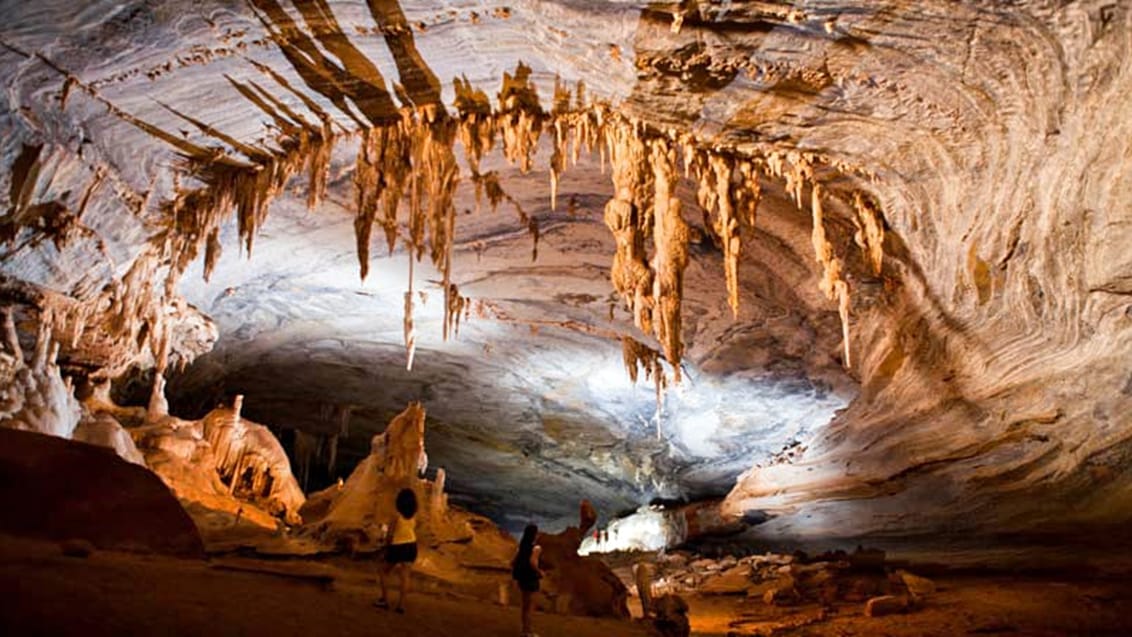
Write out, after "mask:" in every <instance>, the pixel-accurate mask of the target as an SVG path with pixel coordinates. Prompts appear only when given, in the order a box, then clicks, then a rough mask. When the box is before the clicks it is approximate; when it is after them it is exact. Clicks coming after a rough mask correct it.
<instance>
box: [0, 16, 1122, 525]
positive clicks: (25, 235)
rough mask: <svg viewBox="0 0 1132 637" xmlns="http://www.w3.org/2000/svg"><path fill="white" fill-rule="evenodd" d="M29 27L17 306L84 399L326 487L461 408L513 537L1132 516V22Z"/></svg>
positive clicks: (455, 465)
mask: <svg viewBox="0 0 1132 637" xmlns="http://www.w3.org/2000/svg"><path fill="white" fill-rule="evenodd" d="M3 11H4V15H5V18H6V19H5V25H6V26H4V27H3V31H2V32H0V64H2V65H3V68H5V70H6V71H7V72H6V73H5V79H4V82H5V86H6V91H5V92H4V94H3V97H2V99H3V100H4V103H3V104H4V107H3V109H0V131H2V132H3V135H2V138H3V141H2V142H0V144H2V146H0V158H2V159H0V161H2V166H3V171H2V173H0V174H3V175H4V176H3V178H0V186H4V185H6V187H0V207H3V208H5V209H6V213H5V214H4V215H3V216H2V217H0V240H2V241H3V245H2V246H0V255H2V257H3V265H2V266H0V274H2V275H3V277H4V278H3V280H2V281H0V292H2V293H3V295H4V300H5V303H6V304H8V305H13V306H15V308H16V311H17V314H18V315H19V316H20V317H24V318H23V320H22V321H21V322H20V324H19V325H18V327H19V330H18V331H19V332H21V333H22V334H23V338H25V339H27V340H29V342H30V340H31V337H32V334H34V333H35V332H36V331H37V330H40V331H44V332H50V336H51V337H52V338H53V339H54V341H55V342H59V343H60V347H59V355H58V361H59V363H58V368H59V371H58V372H57V375H58V376H59V378H60V383H62V382H64V381H63V380H62V378H63V377H64V376H66V377H69V378H77V379H79V380H82V381H83V382H93V383H98V382H101V381H103V380H104V379H111V378H116V379H121V380H124V379H128V378H134V379H141V380H143V381H144V382H143V383H142V384H141V386H142V387H144V389H143V390H141V391H137V392H134V393H135V394H136V395H137V400H138V401H139V402H142V401H148V405H149V418H150V420H151V421H152V420H153V418H155V417H157V416H160V415H162V414H163V412H164V409H165V401H166V399H168V403H169V406H170V407H171V409H172V411H173V413H176V414H178V415H180V416H182V417H186V418H192V417H200V416H203V415H204V413H205V412H207V411H208V410H209V409H211V408H212V407H214V406H215V405H216V404H217V403H218V402H221V401H225V402H226V401H228V400H230V399H231V397H233V396H234V395H236V394H242V395H244V396H245V397H246V398H245V402H244V407H243V413H246V414H247V415H248V417H250V418H252V419H254V420H256V421H258V422H263V423H267V424H270V425H271V426H272V427H273V428H275V430H276V431H277V432H280V435H281V438H282V439H283V440H284V442H285V444H286V445H287V446H288V447H289V450H290V452H291V453H292V458H293V459H294V460H295V466H297V467H300V468H301V470H300V471H299V474H300V479H301V482H303V483H307V484H306V486H307V487H308V488H313V487H314V486H315V482H318V481H319V480H320V479H321V480H322V481H323V482H325V481H327V480H333V479H334V478H337V477H338V476H343V475H346V474H348V473H349V470H350V466H351V465H352V464H354V463H357V462H358V461H359V460H361V459H362V458H366V457H367V456H368V457H372V456H371V455H370V454H371V448H370V441H371V438H372V437H373V435H374V434H375V433H377V432H379V431H381V430H382V429H383V428H384V425H385V423H386V422H388V421H389V419H390V418H391V417H392V416H393V415H394V414H396V413H397V412H399V411H400V410H401V409H402V407H403V406H404V405H405V404H406V403H407V402H409V401H412V400H420V401H422V402H423V403H424V404H425V406H426V408H427V409H428V412H429V418H430V419H431V420H432V421H433V422H430V425H429V428H428V430H427V432H428V433H427V435H428V436H429V437H430V438H429V440H428V448H429V450H430V454H431V455H432V457H433V460H434V463H433V464H439V465H442V466H444V467H445V469H446V470H447V472H448V473H447V485H448V489H449V490H450V492H451V494H452V497H453V500H454V501H460V502H464V503H467V504H469V505H471V506H474V507H476V508H477V510H479V511H481V512H483V513H486V514H489V515H491V516H492V517H493V518H495V519H496V520H498V521H501V522H504V523H506V524H507V525H508V526H512V527H518V526H521V525H522V524H523V523H525V522H526V521H527V520H529V519H532V518H533V519H538V520H540V521H542V522H546V523H550V524H551V525H552V526H553V525H558V526H565V525H566V524H568V523H569V522H570V521H571V520H572V516H573V510H572V509H573V506H574V499H573V498H564V497H562V495H563V494H565V493H570V494H584V495H586V496H588V497H590V498H591V499H593V500H594V501H595V503H596V504H598V509H599V510H600V511H603V512H606V511H616V510H626V509H633V508H636V507H637V506H639V505H640V504H642V503H644V502H647V501H648V500H649V499H650V498H653V497H656V496H664V497H674V498H675V497H683V498H694V497H702V496H708V495H712V496H721V495H723V494H724V493H726V492H727V491H728V490H730V491H731V492H730V495H729V496H728V497H727V500H726V501H725V502H724V505H723V512H724V513H726V514H729V515H731V516H732V517H735V518H745V519H746V520H748V521H752V520H762V519H767V518H769V521H767V522H765V523H763V524H761V525H759V526H758V527H756V528H755V532H757V533H759V534H761V535H763V536H768V537H769V536H776V537H790V538H829V537H855V536H866V535H869V536H879V535H894V536H896V535H900V536H908V535H926V534H933V537H936V536H938V535H939V534H940V533H951V534H955V535H963V534H970V533H972V532H976V533H987V534H999V533H1031V532H1035V531H1039V530H1041V531H1043V532H1060V531H1068V530H1071V529H1072V530H1080V529H1082V528H1086V529H1096V530H1101V529H1104V528H1107V526H1108V525H1115V524H1121V523H1124V522H1126V521H1128V518H1129V517H1130V515H1132V502H1129V501H1128V495H1127V494H1128V493H1129V487H1130V486H1132V485H1129V483H1128V477H1127V475H1126V472H1123V471H1122V467H1123V465H1124V463H1125V460H1126V456H1127V454H1128V453H1129V436H1130V435H1132V415H1130V414H1132V375H1130V374H1132V372H1130V370H1129V367H1128V361H1129V360H1132V329H1130V327H1132V261H1130V260H1129V252H1128V250H1127V247H1128V246H1129V245H1132V212H1130V206H1132V186H1129V183H1132V182H1130V181H1129V180H1128V178H1127V177H1128V174H1129V172H1130V170H1132V149H1130V148H1129V144H1130V143H1132V142H1130V141H1129V140H1132V114H1130V112H1129V106H1128V100H1127V97H1126V96H1127V95H1128V94H1129V92H1130V91H1132V61H1130V60H1132V11H1130V10H1129V8H1128V7H1127V6H1125V5H1124V4H1122V3H1111V2H1088V1H1081V2H1058V3H1055V2H1041V1H1030V2H1022V3H1014V4H1011V5H1010V6H1005V5H1003V6H985V5H984V4H982V3H973V2H972V3H954V2H942V1H941V2H926V3H924V2H921V3H907V2H895V1H892V2H879V3H867V4H866V3H845V2H810V3H805V4H802V5H795V4H780V3H769V2H768V3H763V2H752V3H710V2H683V3H679V4H676V3H673V4H650V5H647V6H646V5H642V4H636V3H622V2H616V3H604V2H520V3H514V4H509V5H508V6H503V5H480V4H459V3H457V4H443V5H442V4H437V3H424V2H422V3H406V4H405V5H399V4H398V3H396V2H392V1H385V0H369V1H368V2H365V3H361V2H333V3H332V2H324V1H322V0H293V2H284V1H282V0H251V1H250V2H246V3H245V2H221V1H219V0H217V1H210V2H202V3H197V4H194V5H193V7H192V9H191V10H185V9H184V7H183V5H181V4H180V3H173V2H156V3H144V4H143V3H130V2H127V3H122V2H115V3H94V4H91V5H89V6H87V7H85V8H83V9H82V10H79V11H75V10H74V9H73V8H72V7H71V5H70V4H68V3H63V2H56V1H54V0H45V1H44V2H37V3H34V4H24V3H21V4H18V5H17V4H14V3H9V4H7V5H4V7H3ZM375 229H377V230H380V232H374V231H375ZM381 239H385V241H381ZM375 243H376V244H377V245H374V244H375ZM381 248H385V250H382V249H381ZM384 251H388V252H389V253H390V254H391V255H392V256H391V257H390V258H388V259H381V258H379V255H378V253H379V252H384ZM245 257H250V258H247V259H246V258H245ZM13 338H15V339H16V340H18V338H19V336H18V335H17V336H15V337H13ZM9 340H12V339H11V338H10V339H9ZM205 352H208V353H207V354H205ZM202 354H203V355H202ZM38 360H39V359H38V356H37V357H36V361H38ZM44 360H45V361H46V360H48V358H47V357H45V358H44ZM194 360H195V361H196V362H195V363H193V364H192V365H191V366H188V367H185V366H186V365H188V363H190V362H192V361H194ZM13 365H14V364H13ZM182 368H184V369H183V370H182ZM13 369H14V367H13ZM131 369H132V370H135V371H133V372H130V371H129V370H131ZM139 370H140V371H139ZM166 377H168V378H169V384H168V387H165V386H164V379H165V378H166ZM151 378H153V379H155V380H150V379H151ZM633 381H636V384H634V383H633ZM119 386H120V387H124V388H126V389H123V392H124V393H126V394H128V393H130V392H129V391H128V387H126V384H125V383H123V382H120V383H119ZM37 387H38V386H37ZM29 392H30V393H31V394H35V393H36V392H38V393H42V390H40V389H34V390H31V389H28V390H26V391H23V392H17V393H21V394H26V393H29ZM5 400H7V399H5ZM846 406H848V409H845V410H844V411H841V412H838V413H837V414H836V418H834V415H835V412H837V410H839V409H842V408H843V407H846ZM226 417H228V416H226ZM831 419H832V421H831ZM236 420H237V421H238V420H239V416H237V417H236ZM206 421H207V419H206ZM51 426H53V427H56V428H62V429H67V428H68V427H70V429H73V426H71V425H68V424H67V422H66V421H63V420H58V421H57V422H56V424H53V425H51ZM68 433H69V430H68ZM210 444H212V445H213V446H216V445H217V444H220V446H221V447H224V444H223V443H216V442H215V441H210ZM265 445H266V443H265ZM265 445H258V446H257V448H266V447H269V446H270V445H266V446H265ZM225 448H226V447H225ZM225 454H226V452H225ZM237 455H239V454H237ZM225 457H226V458H227V457H228V456H227V455H225ZM277 460H278V459H271V460H265V462H268V463H269V464H270V463H274V462H277ZM226 462H228V461H226ZM232 462H235V465H233V467H234V468H233V467H229V469H232V470H233V471H235V470H238V469H240V466H239V463H240V461H239V460H234V461H231V462H228V464H232ZM371 462H372V461H371ZM222 464H223V463H222ZM228 464H225V465H224V466H225V467H227V466H228ZM255 466H257V467H258V466H259V465H255ZM265 466H266V465H265ZM752 467H754V468H753V469H752ZM748 469H749V471H747V472H746V473H743V475H742V476H741V477H739V474H740V472H742V471H744V470H748ZM253 473H254V472H253ZM256 475H259V474H258V473H257V474H256ZM312 476H313V477H312ZM737 477H738V483H737V484H736V478H737ZM312 480H313V481H314V482H312ZM253 483H254V480H253ZM259 486H260V487H263V486H264V485H263V484H260V485H259ZM297 488H298V487H297V486H296V487H295V489H297ZM291 491H293V490H291ZM299 495H300V496H301V494H299ZM287 497H291V496H287ZM288 502H290V501H289V500H288ZM291 506H292V505H291V504H286V507H291ZM286 507H285V508H286ZM288 510H290V509H288Z"/></svg>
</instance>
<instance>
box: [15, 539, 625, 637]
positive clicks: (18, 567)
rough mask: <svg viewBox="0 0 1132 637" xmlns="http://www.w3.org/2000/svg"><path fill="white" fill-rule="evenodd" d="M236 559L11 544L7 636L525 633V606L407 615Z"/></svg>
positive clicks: (589, 628) (426, 599) (613, 631)
mask: <svg viewBox="0 0 1132 637" xmlns="http://www.w3.org/2000/svg"><path fill="white" fill-rule="evenodd" d="M249 561H250V560H249ZM258 561H259V562H261V563H263V564H264V565H266V566H268V567H270V566H269V565H270V564H272V562H270V561H263V560H258ZM232 562H233V560H211V561H203V560H184V559H174V558H169V557H164V556H159V555H141V554H131V553H118V552H111V551H95V552H93V553H92V554H91V555H90V556H89V557H86V558H74V557H65V556H63V555H62V553H61V551H60V548H59V545H58V544H56V543H49V542H36V541H29V540H22V539H13V538H8V537H0V635H60V636H62V635H83V636H86V637H92V636H98V635H115V636H127V635H146V636H154V635H210V636H221V635H240V636H246V637H252V636H258V635H270V636H272V637H285V636H288V635H294V636H295V637H300V636H301V637H313V636H316V635H339V636H350V635H359V636H360V635H381V636H391V637H395V636H406V637H407V636H410V635H412V636H414V637H421V636H430V635H438V636H441V635H453V636H456V635H458V636H460V637H487V636H492V637H495V636H499V635H518V634H519V614H518V609H517V608H516V607H508V608H504V607H501V606H498V605H495V604H489V603H484V602H481V601H476V600H472V599H466V598H459V597H454V596H451V595H445V594H441V593H434V592H418V593H414V594H411V595H410V596H409V598H408V601H407V602H406V608H407V611H408V612H407V613H406V614H404V615H399V614H396V613H393V612H391V611H387V610H379V609H377V608H374V607H373V606H372V602H373V601H374V599H375V598H376V597H377V589H376V585H374V584H369V585H366V586H362V585H359V583H358V582H355V581H353V580H351V581H348V582H345V583H341V584H340V583H339V582H337V581H336V582H335V585H334V587H333V590H326V589H325V588H324V587H322V586H320V585H319V583H318V582H317V580H315V579H301V578H294V577H279V576H276V575H271V574H266V573H261V572H244V571H238V570H231V569H228V568H217V567H216V565H217V564H220V563H229V564H230V563H232ZM275 563H276V564H277V563H278V562H275ZM420 584H422V585H427V582H420ZM394 595H395V594H394ZM534 623H535V629H536V630H537V631H538V633H539V634H540V635H543V637H549V636H554V635H561V636H564V637H565V636H567V635H570V636H577V637H630V636H636V635H644V634H645V632H644V630H643V628H642V627H641V626H640V625H638V624H634V623H630V622H620V621H615V620H603V619H591V618H582V617H569V616H560V615H547V614H543V613H536V614H535V618H534Z"/></svg>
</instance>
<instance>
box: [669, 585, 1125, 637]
mask: <svg viewBox="0 0 1132 637" xmlns="http://www.w3.org/2000/svg"><path fill="white" fill-rule="evenodd" d="M934 581H935V582H936V585H937V586H938V587H939V588H938V589H937V591H936V592H935V593H934V594H932V595H931V596H930V597H929V598H928V599H927V600H926V601H925V602H924V604H923V606H922V607H921V608H918V609H916V610H913V611H911V612H908V613H906V614H900V615H889V616H885V617H867V616H865V614H864V605H863V604H859V603H854V604H849V603H844V604H837V605H833V606H826V607H824V608H823V607H822V606H821V605H818V604H808V605H799V606H792V607H791V606H787V607H774V606H767V605H766V604H764V603H763V602H762V600H757V599H756V600H747V599H746V598H745V597H741V596H726V595H714V596H711V595H692V596H687V600H688V602H689V606H690V613H689V616H690V618H691V624H692V634H693V635H699V636H700V637H741V636H747V635H772V634H773V635H776V636H778V635H789V636H791V637H801V636H807V637H810V636H812V637H817V636H819V635H820V636H822V637H827V636H836V637H848V636H850V635H856V636H861V637H883V636H887V637H913V636H916V637H919V636H925V635H930V636H933V637H934V636H940V637H944V636H950V635H996V636H999V637H1022V636H1025V637H1063V636H1070V635H1090V636H1096V635H1111V636H1112V637H1116V636H1118V635H1120V636H1127V635H1132V614H1130V613H1132V583H1130V582H1128V581H1113V580H1101V581H1081V580H1077V581H1073V580H1069V579H1054V578H1049V579H1046V578H1042V579H1030V578H1015V577H1004V576H993V575H986V576H976V575H965V576H961V577H944V578H936V579H935V580H934Z"/></svg>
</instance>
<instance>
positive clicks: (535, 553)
mask: <svg viewBox="0 0 1132 637" xmlns="http://www.w3.org/2000/svg"><path fill="white" fill-rule="evenodd" d="M540 555H542V547H541V546H535V547H534V548H533V549H531V568H532V569H534V572H536V573H538V576H539V577H542V576H544V575H546V573H543V572H542V569H541V568H539V556H540Z"/></svg>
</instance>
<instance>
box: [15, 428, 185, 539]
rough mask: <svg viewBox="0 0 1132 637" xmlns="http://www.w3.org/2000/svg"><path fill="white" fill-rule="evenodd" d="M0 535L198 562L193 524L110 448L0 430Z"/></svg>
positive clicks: (163, 490) (148, 476)
mask: <svg viewBox="0 0 1132 637" xmlns="http://www.w3.org/2000/svg"><path fill="white" fill-rule="evenodd" d="M0 473H2V474H3V476H4V479H3V480H0V510H2V511H5V512H6V513H5V515H2V516H0V532H4V533H10V534H12V535H20V536H26V537H36V538H43V539H49V540H54V541H68V540H73V539H74V538H76V537H79V538H82V539H83V540H84V541H86V542H88V543H89V544H90V545H91V546H93V547H97V548H102V549H131V550H137V549H142V550H149V551H154V552H157V553H167V554H173V555H183V556H202V555H203V553H204V548H203V546H202V544H201V538H200V535H199V533H198V532H197V528H196V526H194V525H193V521H192V520H191V519H190V518H189V516H188V514H187V513H185V510H184V509H182V508H181V505H180V504H179V503H178V502H177V499H176V498H175V497H174V496H173V494H172V493H171V492H170V491H169V488H168V487H166V486H165V484H163V483H162V482H161V480H160V479H159V478H158V477H157V476H156V475H154V474H153V473H152V472H151V471H149V470H148V469H146V468H144V467H141V466H138V465H136V464H132V463H129V462H126V461H125V460H123V459H122V458H120V457H118V456H117V455H116V454H115V453H114V452H113V451H111V450H110V449H106V448H103V447H96V446H94V445H89V444H84V443H79V442H74V441H72V440H65V439H63V438H58V437H55V436H48V435H43V434H38V433H31V432H26V431H17V430H12V429H3V428H0Z"/></svg>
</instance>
